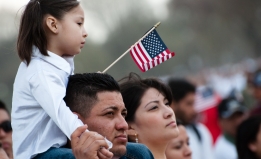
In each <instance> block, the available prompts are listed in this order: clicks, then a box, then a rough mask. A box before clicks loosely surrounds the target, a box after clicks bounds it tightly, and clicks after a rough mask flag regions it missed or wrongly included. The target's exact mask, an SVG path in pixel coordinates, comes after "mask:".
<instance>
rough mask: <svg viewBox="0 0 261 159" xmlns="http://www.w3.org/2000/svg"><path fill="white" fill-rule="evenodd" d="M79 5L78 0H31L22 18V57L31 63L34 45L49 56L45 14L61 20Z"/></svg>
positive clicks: (18, 44)
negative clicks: (44, 21)
mask: <svg viewBox="0 0 261 159" xmlns="http://www.w3.org/2000/svg"><path fill="white" fill-rule="evenodd" d="M78 5H79V1H77V0H30V1H29V2H28V4H27V5H26V7H25V10H24V12H23V14H22V17H21V20H20V27H19V33H18V39H17V51H18V55H19V57H20V59H21V60H22V61H25V62H26V63H27V65H29V63H30V61H31V56H32V47H33V45H35V46H36V47H38V49H39V50H40V52H41V54H43V55H45V56H48V53H47V38H46V35H45V31H44V26H43V24H44V23H43V20H44V17H45V15H47V14H50V15H52V16H54V17H55V18H57V19H59V20H61V19H62V18H63V16H64V14H65V13H66V12H68V11H70V10H71V9H73V8H75V7H77V6H78Z"/></svg>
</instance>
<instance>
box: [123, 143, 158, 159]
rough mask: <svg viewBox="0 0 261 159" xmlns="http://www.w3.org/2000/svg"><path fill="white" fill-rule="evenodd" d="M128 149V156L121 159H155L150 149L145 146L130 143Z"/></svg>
mask: <svg viewBox="0 0 261 159" xmlns="http://www.w3.org/2000/svg"><path fill="white" fill-rule="evenodd" d="M126 149H127V152H126V154H125V155H124V156H123V157H121V158H120V159H154V157H153V155H152V153H151V152H150V150H149V149H148V147H147V146H145V145H143V144H139V143H131V142H128V143H127V146H126Z"/></svg>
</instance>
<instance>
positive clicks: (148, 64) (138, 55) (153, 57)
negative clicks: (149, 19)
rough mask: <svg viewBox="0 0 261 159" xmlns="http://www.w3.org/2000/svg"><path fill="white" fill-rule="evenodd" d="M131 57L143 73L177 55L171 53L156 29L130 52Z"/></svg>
mask: <svg viewBox="0 0 261 159" xmlns="http://www.w3.org/2000/svg"><path fill="white" fill-rule="evenodd" d="M130 53H131V56H132V58H133V60H134V61H135V63H136V64H137V66H138V67H139V68H140V70H141V71H142V72H145V71H148V70H149V69H151V68H153V67H155V66H157V65H159V64H161V63H163V62H164V61H166V60H168V59H170V58H171V57H173V56H174V55H175V53H174V52H170V51H169V49H168V48H167V46H166V45H165V44H164V42H163V41H162V40H161V38H160V36H159V34H158V33H157V31H156V30H155V29H154V30H153V31H152V32H151V33H149V34H148V35H147V36H146V37H145V38H144V39H143V40H141V41H140V42H138V43H137V44H136V45H135V46H133V47H132V48H131V50H130Z"/></svg>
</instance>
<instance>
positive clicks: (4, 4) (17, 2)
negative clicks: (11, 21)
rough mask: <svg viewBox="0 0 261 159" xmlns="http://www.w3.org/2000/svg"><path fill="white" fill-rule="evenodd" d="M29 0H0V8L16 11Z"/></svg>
mask: <svg viewBox="0 0 261 159" xmlns="http://www.w3.org/2000/svg"><path fill="white" fill-rule="evenodd" d="M28 1H29V0H0V9H9V10H14V11H17V10H18V9H20V8H21V7H22V6H24V5H26V4H27V2H28Z"/></svg>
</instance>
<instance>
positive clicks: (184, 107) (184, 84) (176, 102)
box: [168, 79, 213, 159]
mask: <svg viewBox="0 0 261 159" xmlns="http://www.w3.org/2000/svg"><path fill="white" fill-rule="evenodd" d="M168 85H169V86H170V88H171V91H172V97H173V102H172V104H171V107H172V109H173V110H174V112H175V114H176V117H177V119H180V120H181V122H182V123H184V125H185V127H186V131H187V133H188V136H189V140H190V148H191V150H192V159H213V147H212V143H213V140H212V137H211V134H210V132H209V130H208V129H207V127H206V126H205V125H203V124H201V123H199V122H197V121H196V117H197V111H196V110H195V99H196V87H195V86H194V85H193V84H192V83H190V82H189V81H187V80H185V79H170V80H169V81H168Z"/></svg>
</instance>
